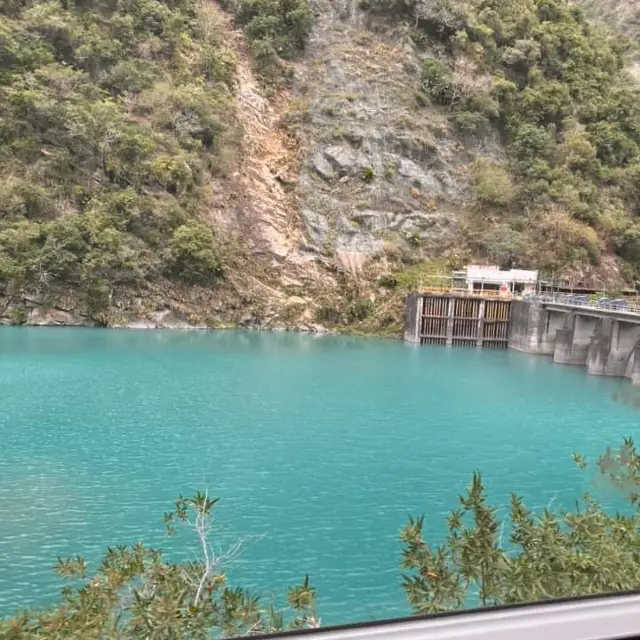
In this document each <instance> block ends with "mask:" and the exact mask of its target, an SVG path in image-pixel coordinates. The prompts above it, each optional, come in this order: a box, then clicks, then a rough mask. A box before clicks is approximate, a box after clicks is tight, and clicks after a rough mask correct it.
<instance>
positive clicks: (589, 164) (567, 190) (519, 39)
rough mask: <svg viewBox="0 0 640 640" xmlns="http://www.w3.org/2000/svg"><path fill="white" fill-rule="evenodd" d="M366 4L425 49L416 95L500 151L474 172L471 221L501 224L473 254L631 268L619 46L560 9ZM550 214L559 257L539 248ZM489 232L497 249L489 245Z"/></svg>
mask: <svg viewBox="0 0 640 640" xmlns="http://www.w3.org/2000/svg"><path fill="white" fill-rule="evenodd" d="M373 6H374V9H375V10H377V11H383V12H393V13H394V15H396V16H402V17H404V19H406V20H407V23H408V24H410V25H411V28H412V29H413V30H414V33H415V35H416V37H415V41H416V42H417V43H419V44H420V46H422V47H423V48H424V51H425V59H424V63H423V70H422V94H423V96H424V97H426V98H427V100H430V101H431V102H432V103H434V104H438V105H442V107H443V108H445V109H446V111H447V113H448V114H449V117H450V119H451V122H452V123H453V124H454V125H455V126H456V127H457V129H458V131H459V134H460V135H461V136H463V137H470V136H471V137H475V138H480V139H482V138H486V137H488V136H491V137H499V138H500V139H501V140H502V141H504V143H505V145H506V150H507V157H508V160H507V163H506V165H507V166H506V167H499V166H497V165H495V164H494V165H493V167H491V165H490V164H489V163H485V166H484V167H480V168H479V169H480V170H479V172H476V176H475V177H476V181H475V183H476V189H477V201H478V205H479V213H480V214H482V213H485V214H486V213H487V212H488V211H491V212H496V211H497V212H499V213H500V212H501V213H502V216H503V219H502V220H501V222H500V223H499V224H498V225H497V226H495V225H490V227H489V231H488V232H486V233H484V234H483V233H480V235H479V236H478V238H476V244H475V249H476V250H477V251H478V252H480V253H485V254H488V256H489V257H493V258H494V259H499V260H500V261H501V262H507V263H508V262H517V261H520V262H522V263H527V264H530V265H535V266H537V267H540V268H542V269H544V270H552V269H555V268H558V267H560V268H562V267H570V266H576V265H578V264H583V265H584V264H592V265H593V264H595V265H597V264H598V263H599V260H600V254H601V251H602V250H611V251H617V252H618V253H619V255H620V256H622V257H623V258H624V259H626V260H628V261H630V262H631V263H632V266H633V267H634V268H635V269H636V270H637V269H640V256H639V255H638V254H637V252H636V249H635V237H636V235H637V233H638V231H637V230H638V224H637V222H636V221H635V219H634V215H635V214H636V209H637V202H638V196H639V195H640V194H639V192H638V184H640V183H639V182H638V179H637V177H638V175H640V173H639V172H640V139H639V138H638V131H639V129H640V108H639V106H638V105H639V104H640V100H639V99H638V92H637V90H636V88H635V86H634V85H633V83H632V82H630V80H629V79H628V78H627V77H626V76H625V72H624V65H625V62H626V57H625V56H626V54H627V49H628V47H627V44H626V42H625V41H624V39H622V38H620V37H612V36H611V35H610V34H608V33H607V32H606V31H605V30H604V29H602V28H599V27H598V26H596V25H593V24H590V23H589V22H587V21H586V20H585V18H584V17H583V14H582V11H581V9H580V8H579V7H578V6H576V5H574V4H570V3H569V2H567V1H566V0H508V1H507V2H496V1H494V0H437V1H436V2H426V1H425V0H376V2H375V3H374V5H373ZM417 108H419V107H417ZM505 169H506V170H507V171H505ZM550 216H551V218H552V219H553V220H554V221H555V223H556V224H557V225H558V226H560V227H562V231H563V234H564V242H565V243H568V244H569V245H570V249H568V250H566V251H565V252H564V253H563V254H562V255H559V256H556V255H555V254H554V252H553V251H552V247H550V246H548V245H547V244H546V238H545V237H543V238H542V241H541V240H540V239H539V235H540V232H542V231H543V230H544V229H545V225H547V223H548V220H549V217H550ZM483 226H484V227H485V228H486V226H487V225H483V223H480V224H479V225H478V227H479V229H480V231H481V230H482V227H483ZM501 227H502V229H503V231H502V232H500V228H501ZM496 229H497V230H498V233H499V235H500V236H501V240H500V241H499V247H494V246H491V245H492V244H495V242H496V240H495V235H496V234H495V231H496ZM592 229H593V230H595V232H596V234H591V230H592ZM543 236H544V234H543ZM523 247H524V248H523Z"/></svg>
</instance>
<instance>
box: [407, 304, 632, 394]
mask: <svg viewBox="0 0 640 640" xmlns="http://www.w3.org/2000/svg"><path fill="white" fill-rule="evenodd" d="M405 340H407V341H409V342H414V343H418V344H422V345H451V346H474V347H494V348H496V347H497V348H504V347H508V348H509V349H514V350H516V351H521V352H523V353H528V354H532V355H542V356H549V357H551V358H552V359H553V361H554V362H556V363H558V364H567V365H575V366H581V367H584V368H585V369H586V370H587V372H588V373H589V374H591V375H601V376H617V377H625V378H628V379H629V380H631V381H632V382H633V384H640V313H637V312H635V311H633V312H631V311H624V310H616V309H601V308H596V307H593V306H576V305H572V304H568V303H565V302H563V301H562V300H560V301H557V300H551V301H544V300H542V301H540V300H499V299H481V298H478V297H467V296H446V295H444V296H443V295H431V294H415V295H412V296H408V298H407V301H406V316H405Z"/></svg>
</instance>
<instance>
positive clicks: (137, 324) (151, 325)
mask: <svg viewBox="0 0 640 640" xmlns="http://www.w3.org/2000/svg"><path fill="white" fill-rule="evenodd" d="M116 328H120V326H119V325H118V326H117V327H116ZM123 328H124V329H158V328H159V327H158V325H157V324H156V323H155V322H151V320H145V319H140V320H132V321H131V322H127V324H125V325H124V326H123Z"/></svg>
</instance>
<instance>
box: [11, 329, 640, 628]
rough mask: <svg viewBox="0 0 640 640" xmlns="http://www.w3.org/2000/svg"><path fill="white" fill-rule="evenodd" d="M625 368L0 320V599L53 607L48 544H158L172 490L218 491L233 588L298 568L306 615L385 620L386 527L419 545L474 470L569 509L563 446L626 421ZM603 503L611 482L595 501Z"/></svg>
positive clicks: (275, 590)
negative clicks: (236, 554)
mask: <svg viewBox="0 0 640 640" xmlns="http://www.w3.org/2000/svg"><path fill="white" fill-rule="evenodd" d="M623 384H624V385H626V384H627V383H623V382H617V381H614V380H610V379H603V378H598V377H592V376H587V375H586V373H585V372H584V370H583V369H582V368H571V367H563V366H559V365H553V364H552V363H551V362H549V361H548V360H547V359H545V358H538V357H533V356H525V355H522V354H518V353H514V352H507V351H489V350H484V351H481V350H480V351H476V350H467V349H445V348H416V347H413V346H409V345H405V344H402V343H400V342H393V341H383V340H364V339H356V338H345V337H333V336H311V335H297V334H267V333H242V332H214V333H195V332H190V333H182V332H162V331H149V332H146V331H145V332H134V331H128V332H127V331H108V330H93V329H59V328H52V329H25V328H16V329H14V328H2V329H0V401H1V408H2V411H1V412H0V615H8V614H9V613H11V612H12V611H14V610H15V609H17V608H19V607H24V606H29V605H34V604H43V603H47V602H54V601H55V599H56V595H57V591H58V588H59V586H60V583H59V582H58V581H57V579H56V578H55V576H54V575H53V574H52V573H51V571H50V567H51V566H52V565H53V564H54V563H55V559H56V557H57V556H65V555H70V554H76V553H81V554H83V555H85V557H86V558H87V559H88V560H90V561H93V562H95V561H97V560H98V559H99V558H100V557H101V552H102V551H103V550H104V548H105V547H106V545H108V544H118V543H120V544H131V543H135V542H137V541H138V540H143V541H145V542H148V543H149V544H152V545H157V546H162V547H164V548H169V550H170V552H171V553H172V554H174V556H176V557H177V556H181V557H188V558H191V557H193V553H194V552H195V542H194V540H192V539H184V538H182V537H180V538H178V539H173V538H172V539H171V540H170V541H169V542H170V544H168V541H167V539H166V537H165V536H164V532H163V527H162V514H163V513H164V511H166V510H168V509H169V508H170V507H171V503H172V501H173V499H175V498H177V497H178V495H179V494H180V493H183V494H186V493H191V492H194V491H195V490H197V489H202V490H205V489H208V490H209V492H210V494H212V495H217V496H220V498H221V501H220V503H219V508H217V516H218V518H217V522H218V524H219V527H220V528H219V530H218V533H217V538H216V539H218V540H220V541H221V544H222V545H224V544H225V543H229V542H230V541H232V540H234V539H236V538H237V537H239V536H240V537H243V538H245V539H246V547H245V549H244V552H243V554H242V556H241V557H240V558H239V560H237V561H236V562H235V563H234V565H233V566H232V567H231V570H230V572H229V575H230V578H231V580H232V581H233V582H235V583H238V584H243V585H246V586H251V587H252V588H255V589H256V590H260V591H265V592H268V593H272V594H283V593H284V592H285V589H286V587H287V586H289V585H291V584H293V583H296V582H297V581H299V580H300V579H301V578H302V577H303V576H304V574H305V573H308V574H309V575H310V576H311V579H312V582H313V584H314V585H315V586H316V587H317V590H318V606H319V614H320V616H321V618H322V621H323V623H325V624H330V623H341V622H348V621H356V620H371V619H381V618H388V617H396V616H402V615H406V614H407V613H408V608H407V605H406V604H405V598H404V594H403V592H402V589H401V586H400V584H401V578H400V570H399V557H400V544H399V542H398V531H399V529H400V527H401V526H402V525H403V524H404V523H405V521H406V519H407V516H408V515H409V514H414V515H418V514H420V513H426V515H427V518H426V521H427V533H428V535H429V539H430V540H433V541H438V540H439V539H440V537H441V536H442V534H443V531H444V518H445V516H446V515H447V513H448V512H449V510H450V509H451V507H453V506H454V504H455V501H456V496H457V494H458V493H459V492H460V491H461V490H463V489H464V487H465V485H466V484H467V483H468V481H469V480H470V477H471V473H472V471H473V470H474V469H480V470H481V471H483V473H484V476H485V479H486V482H487V485H488V488H489V492H490V497H491V499H492V501H493V502H494V503H495V504H505V503H506V502H507V501H508V498H509V492H510V491H511V490H513V491H516V492H518V493H521V494H522V495H523V496H524V497H525V498H526V500H527V501H528V503H529V504H530V505H531V506H534V507H542V506H545V505H547V504H549V503H550V502H553V504H555V505H566V506H570V505H571V504H572V502H573V500H574V499H575V498H576V497H578V496H579V495H580V494H581V493H582V492H583V491H584V490H585V489H588V488H590V480H589V479H588V478H587V477H586V476H585V475H584V474H581V473H580V472H578V471H577V470H575V468H574V467H573V464H572V462H571V453H572V452H573V451H576V450H579V451H580V452H582V453H584V454H587V455H596V454H597V453H600V452H601V451H602V450H603V448H604V447H605V446H606V445H610V444H616V443H617V442H618V441H619V440H620V438H621V437H622V436H624V435H637V432H638V428H637V427H638V420H639V416H640V414H638V412H637V411H634V410H633V409H631V408H629V407H627V406H625V405H621V404H618V403H614V402H613V400H612V397H611V396H612V393H613V392H614V390H615V389H617V388H619V386H620V385H623ZM611 499H613V497H611Z"/></svg>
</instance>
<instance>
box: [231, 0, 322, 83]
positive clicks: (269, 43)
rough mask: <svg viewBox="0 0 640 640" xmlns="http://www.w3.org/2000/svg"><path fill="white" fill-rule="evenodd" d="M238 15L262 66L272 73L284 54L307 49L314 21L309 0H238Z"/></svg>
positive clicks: (285, 58) (255, 56)
mask: <svg viewBox="0 0 640 640" xmlns="http://www.w3.org/2000/svg"><path fill="white" fill-rule="evenodd" d="M235 16H236V22H237V23H238V24H239V25H240V26H242V27H243V29H244V32H245V34H246V36H247V38H248V39H249V41H250V42H251V52H252V54H253V56H254V58H255V60H256V62H257V63H258V65H259V68H261V70H262V71H263V72H265V73H267V74H270V75H272V76H273V70H274V67H277V65H278V63H279V62H280V59H281V58H282V59H284V60H289V59H291V58H293V57H294V56H295V54H296V53H298V52H300V51H302V50H303V49H304V47H305V45H306V44H307V40H308V38H309V34H310V33H311V26H312V24H313V13H312V11H311V7H310V6H309V4H308V2H307V0H238V2H237V3H236V4H235Z"/></svg>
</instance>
